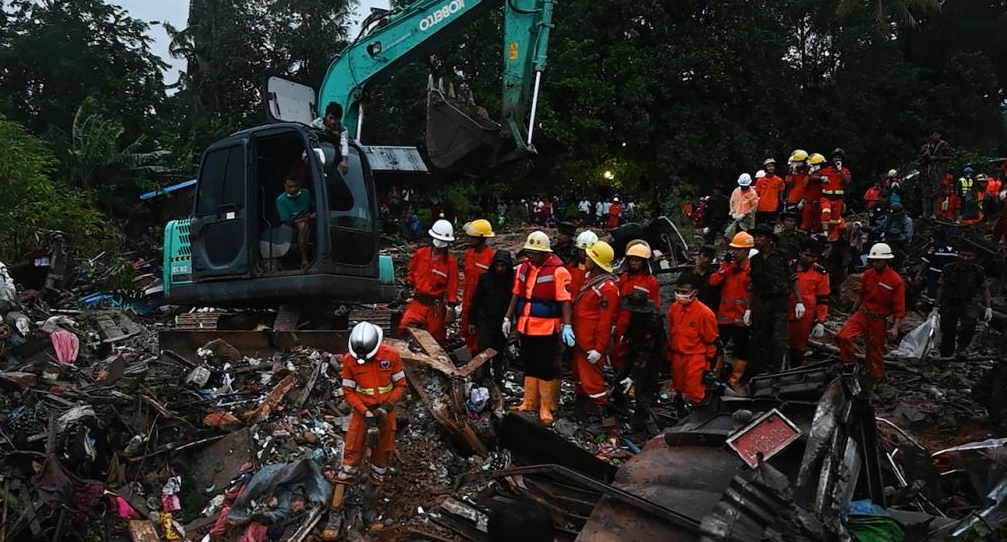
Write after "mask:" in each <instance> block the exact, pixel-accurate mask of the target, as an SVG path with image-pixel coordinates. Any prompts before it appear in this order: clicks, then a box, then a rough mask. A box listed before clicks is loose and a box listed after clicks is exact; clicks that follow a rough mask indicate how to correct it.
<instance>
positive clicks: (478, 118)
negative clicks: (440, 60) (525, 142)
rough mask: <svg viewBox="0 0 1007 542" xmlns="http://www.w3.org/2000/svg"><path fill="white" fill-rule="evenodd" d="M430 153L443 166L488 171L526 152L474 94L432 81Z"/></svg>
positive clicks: (463, 171)
mask: <svg viewBox="0 0 1007 542" xmlns="http://www.w3.org/2000/svg"><path fill="white" fill-rule="evenodd" d="M427 153H428V156H429V157H430V161H431V162H432V163H433V165H434V166H436V167H437V168H439V169H446V170H449V171H456V172H459V173H470V174H471V173H480V172H485V171H486V170H488V169H489V168H492V167H493V166H496V165H499V164H503V163H506V162H510V161H512V160H516V159H517V158H520V157H521V156H523V155H524V154H525V153H526V151H525V150H524V149H518V148H517V144H516V143H515V141H514V137H513V136H512V135H511V134H510V132H508V131H507V130H506V129H505V128H504V127H503V126H501V125H500V124H499V123H497V122H496V121H494V120H493V119H492V118H490V116H489V114H488V113H487V112H486V110H485V109H483V108H481V107H479V106H477V105H475V103H474V102H473V101H472V97H471V94H469V93H467V92H462V93H458V94H456V93H455V92H454V88H450V89H448V90H445V89H444V87H443V83H441V84H439V85H434V84H433V81H432V80H431V82H430V86H429V89H428V91H427Z"/></svg>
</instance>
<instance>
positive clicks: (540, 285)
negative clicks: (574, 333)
mask: <svg viewBox="0 0 1007 542" xmlns="http://www.w3.org/2000/svg"><path fill="white" fill-rule="evenodd" d="M513 294H514V295H516V296H517V298H518V299H517V305H516V308H515V312H516V314H517V315H518V318H517V332H518V333H521V334H523V335H530V336H544V335H552V334H554V333H556V332H558V331H559V328H560V320H561V317H562V315H563V313H562V303H563V302H569V301H570V272H569V271H567V270H566V268H565V267H563V261H562V260H560V259H559V258H558V257H557V256H556V255H555V254H550V255H549V257H548V258H547V259H546V261H545V262H544V263H543V264H542V266H541V267H535V266H533V265H531V263H530V262H524V263H522V264H521V265H520V266H519V267H518V270H517V273H515V274H514V290H513Z"/></svg>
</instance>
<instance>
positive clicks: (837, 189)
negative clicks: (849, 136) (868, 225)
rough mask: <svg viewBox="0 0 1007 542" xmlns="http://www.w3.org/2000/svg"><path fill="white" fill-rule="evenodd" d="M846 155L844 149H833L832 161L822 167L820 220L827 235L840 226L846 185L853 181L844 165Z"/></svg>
mask: <svg viewBox="0 0 1007 542" xmlns="http://www.w3.org/2000/svg"><path fill="white" fill-rule="evenodd" d="M844 156H845V152H844V151H843V149H836V150H834V151H832V163H831V164H829V165H828V166H826V167H824V168H822V178H823V181H822V199H821V200H819V207H821V209H822V216H821V218H820V222H821V225H822V232H823V233H824V234H825V235H826V236H827V237H828V236H829V235H832V230H833V229H839V228H840V222H841V220H842V218H843V209H844V208H843V197H844V196H845V194H846V187H847V186H850V184H851V183H852V182H853V177H852V176H851V175H850V170H849V169H847V168H846V166H844V165H843V157H844ZM837 238H838V237H837ZM831 240H835V239H831Z"/></svg>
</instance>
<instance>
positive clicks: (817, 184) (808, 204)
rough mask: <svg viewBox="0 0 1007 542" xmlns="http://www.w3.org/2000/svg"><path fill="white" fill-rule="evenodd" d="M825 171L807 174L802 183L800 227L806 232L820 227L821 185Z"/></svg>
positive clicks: (817, 229) (823, 181) (818, 229)
mask: <svg viewBox="0 0 1007 542" xmlns="http://www.w3.org/2000/svg"><path fill="white" fill-rule="evenodd" d="M825 179H826V177H825V173H824V171H823V170H818V171H816V172H814V173H811V174H809V175H808V176H807V178H806V180H805V185H804V207H802V208H801V229H802V230H804V231H806V232H812V231H820V230H821V229H822V211H821V200H822V185H823V184H824V183H825Z"/></svg>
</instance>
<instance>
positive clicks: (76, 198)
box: [0, 117, 122, 263]
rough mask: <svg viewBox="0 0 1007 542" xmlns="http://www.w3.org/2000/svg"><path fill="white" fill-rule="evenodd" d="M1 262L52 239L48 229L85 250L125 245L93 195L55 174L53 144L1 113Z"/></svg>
mask: <svg viewBox="0 0 1007 542" xmlns="http://www.w3.org/2000/svg"><path fill="white" fill-rule="evenodd" d="M0 141H3V142H4V145H5V152H4V153H3V154H0V232H2V235H3V237H2V238H0V261H5V262H8V263H11V262H15V261H17V260H19V259H20V258H21V257H22V256H23V255H24V254H25V253H26V252H27V251H29V250H31V249H33V248H36V247H38V246H40V245H44V244H45V243H46V238H47V233H48V232H50V231H62V232H63V233H64V234H65V237H66V239H67V240H68V241H69V243H70V246H71V247H72V248H73V249H74V250H75V251H76V252H77V253H79V254H96V253H98V252H100V251H101V250H109V249H113V250H114V249H115V248H116V247H118V246H120V244H121V241H122V237H121V235H120V234H119V233H118V230H117V229H116V228H115V227H114V225H113V224H111V223H110V221H109V220H108V219H107V218H105V217H104V216H103V215H102V214H101V213H100V212H98V210H97V209H95V207H94V205H93V203H92V201H93V200H92V199H91V194H90V193H88V192H86V191H82V190H80V189H74V190H68V189H66V188H65V187H61V186H59V185H57V184H56V183H54V182H53V181H52V180H51V179H50V178H49V174H50V173H51V172H52V171H53V165H54V163H55V162H54V159H53V157H52V154H51V153H50V152H49V149H48V147H47V146H46V145H45V144H44V143H43V142H42V141H40V140H39V139H36V138H35V137H33V136H31V135H30V134H29V133H28V132H27V131H26V130H25V129H24V128H23V127H22V126H21V125H19V124H17V123H15V122H12V121H10V120H7V119H6V118H4V117H0Z"/></svg>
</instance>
